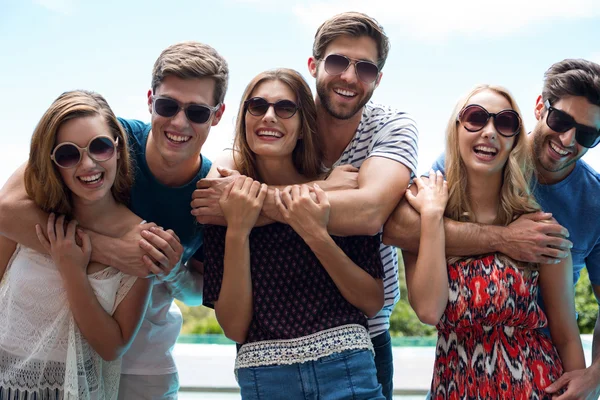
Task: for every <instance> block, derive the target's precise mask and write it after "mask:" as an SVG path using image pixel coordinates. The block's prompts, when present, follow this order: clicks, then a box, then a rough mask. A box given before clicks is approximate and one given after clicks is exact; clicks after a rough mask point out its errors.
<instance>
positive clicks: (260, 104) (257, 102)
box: [244, 97, 299, 119]
mask: <svg viewBox="0 0 600 400" xmlns="http://www.w3.org/2000/svg"><path fill="white" fill-rule="evenodd" d="M271 106H273V110H275V114H276V115H277V116H278V117H279V118H283V119H288V118H292V117H293V116H294V114H296V111H298V108H299V107H298V105H297V104H296V103H294V102H293V101H291V100H279V101H277V102H275V103H269V102H268V101H267V100H265V99H263V98H262V97H253V98H251V99H248V100H246V101H245V102H244V107H246V110H247V111H248V112H249V113H250V114H252V115H254V116H255V117H260V116H262V115H265V114H266V113H267V111H269V107H271Z"/></svg>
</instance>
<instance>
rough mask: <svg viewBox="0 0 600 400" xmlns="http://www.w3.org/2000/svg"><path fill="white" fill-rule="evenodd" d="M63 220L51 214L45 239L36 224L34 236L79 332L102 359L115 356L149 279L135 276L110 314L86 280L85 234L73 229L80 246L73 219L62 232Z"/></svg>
mask: <svg viewBox="0 0 600 400" xmlns="http://www.w3.org/2000/svg"><path fill="white" fill-rule="evenodd" d="M63 224H64V217H63V216H61V217H59V218H58V219H56V222H55V219H54V216H53V215H51V216H50V218H49V219H48V223H47V235H48V239H46V238H45V236H44V234H43V232H42V228H41V227H40V226H39V225H37V226H36V231H37V235H38V238H39V240H40V243H42V246H44V248H45V249H46V251H47V252H48V253H50V254H51V256H52V259H53V260H54V263H55V264H56V266H57V267H58V269H59V272H60V274H61V276H62V278H63V281H64V283H65V289H66V291H67V298H68V300H69V305H70V308H71V312H72V313H73V318H74V319H75V322H76V323H77V326H78V327H79V329H80V331H81V333H82V335H83V336H84V337H85V339H86V340H87V341H88V343H89V344H90V345H91V346H92V348H93V349H94V350H95V351H96V352H97V353H98V354H99V355H100V356H101V357H102V358H103V359H105V360H108V361H110V360H115V359H117V358H119V357H121V356H122V355H123V354H124V353H125V351H126V350H127V349H128V347H129V345H130V344H131V342H132V341H133V338H134V336H135V333H136V332H137V330H138V329H139V326H140V324H141V320H142V317H143V315H144V311H145V309H146V306H147V302H148V299H149V295H150V284H151V281H150V280H147V279H138V280H137V281H136V282H135V283H134V285H133V287H132V288H131V290H130V292H129V293H128V294H127V297H126V298H125V299H124V300H123V302H122V303H121V304H120V305H119V307H118V308H117V310H116V311H115V314H114V315H112V316H111V315H110V314H109V313H107V312H106V311H105V310H104V308H102V305H101V304H100V303H99V301H98V299H97V298H96V295H95V293H94V291H93V289H92V287H91V285H90V283H89V280H88V276H87V272H86V271H87V266H88V263H89V259H90V253H91V242H90V239H89V237H88V236H87V235H86V234H85V233H83V231H79V232H78V233H77V235H78V236H79V238H80V239H81V241H82V243H83V246H82V247H80V246H78V245H77V243H76V240H75V237H76V233H75V232H76V225H77V224H76V222H75V221H71V222H70V223H69V224H68V227H67V230H66V232H65V230H64V228H63V226H64V225H63Z"/></svg>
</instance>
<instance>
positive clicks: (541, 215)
mask: <svg viewBox="0 0 600 400" xmlns="http://www.w3.org/2000/svg"><path fill="white" fill-rule="evenodd" d="M529 218H530V219H531V220H532V221H544V220H547V219H550V218H552V213H547V212H543V211H538V212H536V213H533V214H530V215H529Z"/></svg>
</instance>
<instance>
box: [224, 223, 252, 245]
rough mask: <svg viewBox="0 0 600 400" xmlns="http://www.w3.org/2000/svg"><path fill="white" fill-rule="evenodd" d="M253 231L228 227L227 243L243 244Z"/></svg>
mask: <svg viewBox="0 0 600 400" xmlns="http://www.w3.org/2000/svg"><path fill="white" fill-rule="evenodd" d="M250 231H251V229H245V228H241V227H238V226H228V227H227V232H226V233H225V240H226V241H234V242H241V241H245V240H247V239H248V237H249V236H250Z"/></svg>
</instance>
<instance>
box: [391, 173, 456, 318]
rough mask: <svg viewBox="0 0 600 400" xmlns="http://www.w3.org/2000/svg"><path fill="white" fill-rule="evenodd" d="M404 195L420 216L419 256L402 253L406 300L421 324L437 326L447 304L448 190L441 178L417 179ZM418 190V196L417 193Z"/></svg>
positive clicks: (438, 176) (439, 176)
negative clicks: (406, 290)
mask: <svg viewBox="0 0 600 400" xmlns="http://www.w3.org/2000/svg"><path fill="white" fill-rule="evenodd" d="M415 183H416V184H415V185H413V186H412V187H411V188H410V190H409V191H407V193H406V199H407V201H410V203H411V204H412V205H414V206H415V208H417V209H418V210H419V211H420V212H421V213H422V218H421V231H422V233H423V234H422V235H421V240H420V244H419V255H418V256H417V255H415V254H414V253H410V252H403V253H402V255H403V258H404V266H405V274H406V287H407V289H408V300H409V302H410V305H411V306H412V308H413V309H414V310H415V313H416V314H417V316H418V317H419V319H420V320H421V322H423V323H426V324H429V325H436V324H437V323H438V321H439V320H440V318H441V317H442V315H443V314H444V310H445V309H446V305H447V304H448V272H447V267H446V253H445V251H444V224H443V218H444V209H445V208H446V202H447V201H448V187H447V183H446V182H445V181H444V178H443V176H442V175H441V174H440V173H438V174H433V173H431V174H430V175H429V179H423V178H416V180H415ZM417 191H418V193H416V192H417Z"/></svg>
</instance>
